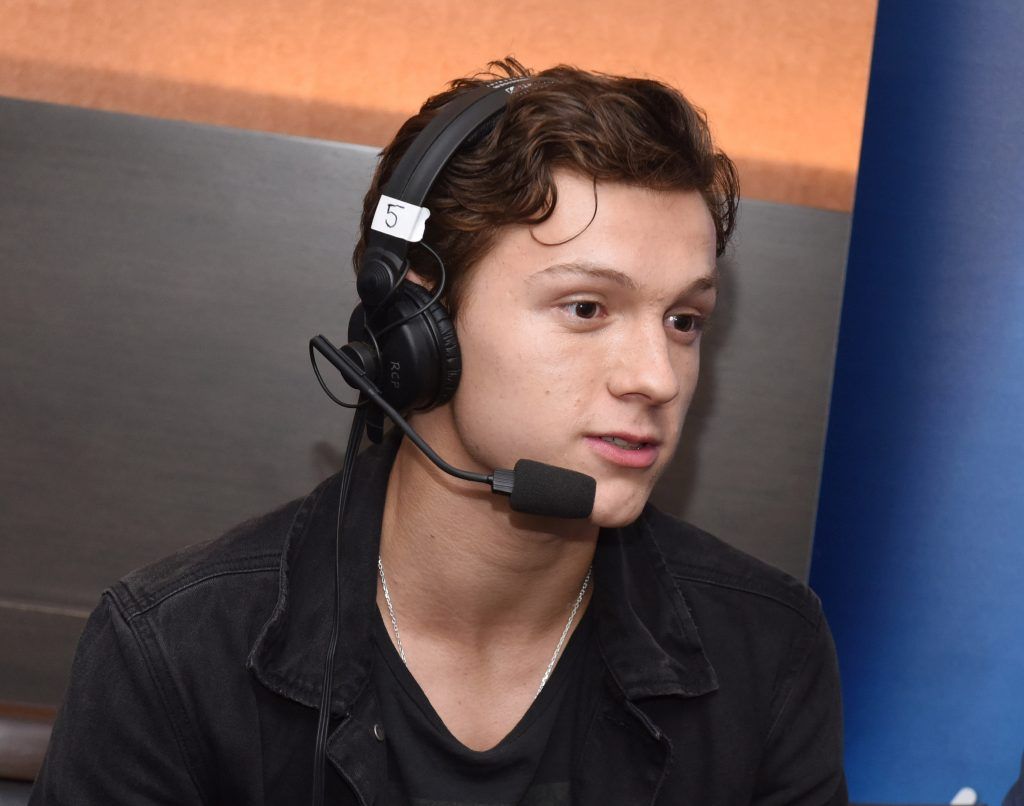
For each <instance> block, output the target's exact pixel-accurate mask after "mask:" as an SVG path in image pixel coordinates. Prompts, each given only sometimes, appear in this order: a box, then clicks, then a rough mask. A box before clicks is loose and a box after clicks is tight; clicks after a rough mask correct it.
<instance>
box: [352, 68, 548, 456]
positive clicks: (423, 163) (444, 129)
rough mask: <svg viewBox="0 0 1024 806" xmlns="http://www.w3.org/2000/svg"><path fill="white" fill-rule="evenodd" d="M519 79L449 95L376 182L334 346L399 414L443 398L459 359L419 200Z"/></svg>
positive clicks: (376, 421) (373, 427)
mask: <svg viewBox="0 0 1024 806" xmlns="http://www.w3.org/2000/svg"><path fill="white" fill-rule="evenodd" d="M528 81H530V79H529V78H510V79H504V80H501V81H497V82H493V83H489V84H487V85H484V86H480V87H476V88H474V89H472V90H469V91H467V92H465V93H462V94H460V95H458V96H456V97H455V98H454V99H452V100H451V101H449V102H448V103H446V104H445V105H444V106H443V107H441V109H440V110H439V111H438V113H437V115H436V116H435V117H434V118H433V119H432V120H431V121H430V123H428V124H427V125H426V127H424V129H423V131H422V132H421V133H420V134H419V135H418V136H417V137H416V139H415V140H414V141H413V142H412V144H411V145H410V146H409V148H408V150H407V151H406V152H405V154H404V155H403V156H402V158H401V159H400V160H399V162H398V165H397V166H396V167H395V169H394V172H393V173H392V174H391V176H390V177H389V179H388V181H387V183H386V184H385V185H384V187H383V188H382V189H381V195H380V199H379V200H378V202H377V207H376V210H375V213H374V216H373V220H372V222H371V224H370V229H369V230H368V231H367V232H365V233H364V239H365V244H366V248H365V250H364V252H363V256H362V260H361V262H360V266H359V271H358V275H357V279H356V290H357V292H358V294H359V299H360V303H359V305H357V306H356V308H355V310H354V311H353V312H352V316H351V318H350V320H349V326H348V338H349V343H348V344H346V345H345V346H344V347H342V348H341V349H342V352H344V353H345V354H346V355H347V356H348V357H349V358H350V359H352V361H353V362H354V363H355V364H356V365H357V366H358V367H359V368H360V369H361V370H362V371H363V372H364V373H365V375H366V376H367V378H368V379H369V380H370V381H371V382H372V383H373V384H374V385H375V386H376V387H377V389H378V390H379V391H380V393H381V394H382V395H383V397H384V399H385V400H386V401H387V402H388V403H389V404H390V405H391V406H393V407H394V408H395V409H396V410H398V411H399V412H402V413H405V412H408V411H411V410H414V409H415V410H420V411H422V410H426V409H430V408H433V407H435V406H439V405H441V404H442V403H445V402H447V401H448V400H450V399H451V397H452V395H454V394H455V389H456V387H457V386H458V384H459V376H460V374H461V371H462V358H461V355H460V352H459V343H458V340H457V339H456V337H455V328H454V326H453V324H452V320H451V318H450V317H449V315H448V311H447V310H446V309H445V307H444V305H443V304H442V303H441V302H440V297H441V293H442V291H443V287H444V281H445V272H444V261H443V257H442V256H440V255H438V254H437V253H436V252H435V251H434V250H433V249H432V248H431V247H430V246H429V245H428V244H426V243H422V238H423V230H424V226H425V224H426V221H427V218H428V217H429V216H430V211H429V210H427V209H426V208H425V207H423V202H424V201H425V200H426V198H427V194H428V193H429V192H430V189H431V188H432V187H433V185H434V182H435V181H436V180H437V177H438V175H439V174H440V173H441V171H442V169H443V168H444V166H445V165H446V164H447V163H448V161H449V160H450V159H451V157H452V155H453V154H454V153H455V152H456V151H457V150H458V149H459V147H460V146H461V145H462V144H463V143H465V142H466V140H467V139H469V138H470V137H471V136H473V134H474V133H476V132H477V131H478V130H479V129H480V128H481V127H483V126H485V125H486V124H490V123H492V122H493V120H494V119H495V118H496V117H497V116H498V115H500V114H501V113H503V112H504V110H505V108H506V106H507V104H508V99H509V97H510V96H511V94H512V93H514V92H515V91H516V90H517V89H518V88H519V87H521V86H522V85H523V84H524V83H525V82H528ZM411 243H421V245H422V246H423V247H424V249H426V251H427V252H429V253H430V254H431V255H432V256H433V257H434V258H435V259H436V260H437V262H438V265H439V267H440V270H441V279H440V282H439V283H438V287H437V288H436V289H434V291H433V292H431V291H428V290H427V289H425V288H423V286H421V285H419V284H417V283H414V282H412V281H409V280H407V279H406V274H407V272H408V268H409V264H408V257H407V255H408V251H409V245H410V244H411ZM383 420H384V415H383V413H382V412H381V410H380V409H379V408H377V407H371V409H370V410H369V411H367V412H366V431H367V435H368V436H369V437H370V439H371V440H373V441H374V442H380V440H381V437H382V434H383Z"/></svg>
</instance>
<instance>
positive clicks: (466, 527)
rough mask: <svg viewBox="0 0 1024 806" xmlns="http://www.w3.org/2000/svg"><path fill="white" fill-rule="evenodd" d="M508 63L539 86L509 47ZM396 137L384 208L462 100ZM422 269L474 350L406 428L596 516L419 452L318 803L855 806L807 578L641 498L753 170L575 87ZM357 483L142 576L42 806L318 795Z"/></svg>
mask: <svg viewBox="0 0 1024 806" xmlns="http://www.w3.org/2000/svg"><path fill="white" fill-rule="evenodd" d="M492 67H494V68H495V69H498V70H501V71H502V73H503V74H507V75H508V76H511V77H522V76H524V75H525V72H524V71H523V70H522V68H521V67H520V66H519V65H518V64H517V63H515V62H513V61H507V62H503V63H497V64H495V65H493V66H492ZM495 77H496V76H495V75H493V74H492V75H488V76H484V77H481V78H477V79H472V80H462V81H458V82H455V83H454V84H453V87H452V89H451V90H450V91H448V92H446V93H444V94H442V95H440V96H437V97H436V98H433V99H431V100H430V101H428V102H427V104H426V105H425V106H424V108H423V109H422V110H421V111H420V113H419V114H418V115H416V116H415V117H413V118H412V119H411V120H410V121H408V122H407V123H406V124H405V125H404V126H403V127H402V129H401V131H400V132H399V133H398V135H397V136H396V138H395V140H394V141H393V142H392V143H391V144H390V145H389V146H388V147H387V148H386V149H385V150H384V152H383V154H382V158H381V162H380V165H379V167H378V172H377V175H376V177H375V179H374V183H373V185H372V186H371V189H370V192H369V193H368V195H367V200H366V205H365V209H364V217H363V237H362V239H361V241H360V244H359V245H358V246H357V249H356V264H357V266H358V265H360V264H361V262H362V259H363V257H364V254H363V253H364V250H365V249H366V240H367V234H368V232H369V231H370V229H371V227H372V226H373V225H372V220H373V218H374V214H375V211H376V209H377V205H378V200H379V198H380V195H381V188H382V187H383V186H384V184H385V182H386V181H387V179H388V178H389V176H390V175H391V173H392V172H393V171H394V169H395V166H396V164H397V162H398V160H399V159H400V158H401V156H402V155H403V154H404V153H405V151H406V150H407V149H408V148H409V147H410V145H411V144H412V142H413V141H414V139H415V137H416V136H417V135H418V134H419V133H420V132H421V131H422V130H423V128H424V126H425V125H426V124H427V123H428V122H429V121H430V120H431V119H433V117H434V116H435V115H437V114H438V110H439V109H442V108H444V107H445V104H446V103H448V102H450V101H452V99H457V98H458V97H459V96H460V94H462V93H465V92H469V91H471V90H473V89H474V87H476V86H478V85H479V84H480V83H482V82H485V81H490V80H493V79H494V78H495ZM424 206H425V207H427V208H429V209H430V211H431V216H430V218H429V220H428V221H427V224H426V231H425V235H424V237H423V243H424V244H426V245H427V246H424V247H414V248H413V249H411V251H410V254H409V259H410V274H409V276H408V277H407V278H406V282H416V283H418V284H421V285H423V286H424V287H427V288H431V289H436V288H438V287H439V286H438V284H439V282H440V275H439V273H438V269H437V259H435V257H434V255H433V254H431V253H430V252H429V251H428V249H427V247H429V248H430V249H432V250H433V252H434V253H436V255H437V257H438V258H439V259H440V260H443V262H444V265H445V269H446V276H447V286H446V287H445V288H444V296H443V299H444V301H445V303H446V305H447V307H448V310H449V312H450V314H451V316H452V317H453V321H454V325H455V330H456V333H457V336H458V343H459V346H460V349H461V362H462V375H461V380H460V381H459V385H458V387H457V389H456V390H455V393H454V396H453V397H452V398H451V400H450V401H448V402H445V403H443V404H441V405H438V406H436V407H434V408H432V409H429V410H425V411H417V412H414V413H412V414H411V416H410V422H411V423H412V424H413V425H414V426H415V428H416V429H417V431H418V432H419V433H420V435H421V436H422V437H423V438H424V439H425V440H426V442H427V443H428V444H429V445H430V446H432V447H433V448H434V450H436V451H437V453H438V454H439V455H440V456H441V457H443V458H444V459H445V460H447V461H448V462H450V463H451V464H452V465H455V466H456V467H461V468H468V469H470V470H473V471H477V472H481V473H487V472H490V470H491V469H493V468H498V467H511V466H512V465H513V464H514V463H515V462H516V460H518V459H520V458H523V457H526V458H529V459H533V460H537V461H541V462H546V463H548V464H551V465H556V466H560V467H565V468H569V469H572V470H575V471H579V472H582V473H585V474H587V475H589V476H591V477H593V478H594V479H595V480H596V495H595V500H594V506H593V511H592V513H591V515H590V517H589V518H585V519H559V518H553V517H541V516H538V515H529V514H523V513H521V512H514V511H512V510H511V509H510V508H509V504H508V500H507V499H504V498H499V497H496V496H493V495H491V494H490V493H489V492H488V491H487V490H485V489H482V488H480V487H479V486H474V485H471V484H469V483H467V482H463V481H460V480H457V479H453V478H452V477H450V476H448V475H445V474H443V473H441V472H440V471H439V470H438V469H437V468H436V467H435V466H434V465H433V464H431V463H430V462H429V461H427V460H426V458H425V457H424V455H423V454H422V453H421V452H420V451H419V450H418V449H417V448H416V447H415V446H414V445H413V444H412V443H411V442H410V441H409V440H408V439H400V438H399V432H398V431H397V430H395V431H393V432H392V433H390V434H389V435H387V436H386V437H385V439H384V441H383V443H382V444H381V445H379V446H374V447H371V448H370V449H368V450H367V451H365V452H364V453H363V454H362V456H361V457H360V459H359V462H358V464H357V466H356V472H355V473H354V474H353V479H354V480H353V484H352V489H351V493H350V495H349V502H350V503H349V505H348V508H347V510H346V512H345V516H344V521H343V526H342V529H341V543H340V549H339V551H340V562H339V567H340V576H339V579H340V588H339V590H340V599H339V601H340V607H339V608H338V619H339V621H338V628H339V629H338V641H337V649H336V652H335V663H334V671H333V677H332V681H333V684H332V687H331V692H330V694H331V697H330V699H331V714H332V718H331V722H330V725H329V737H328V739H327V742H326V753H327V758H328V764H327V773H326V782H325V786H326V798H325V802H328V803H338V804H343V803H344V804H348V803H352V804H356V803H359V804H439V803H444V804H479V803H488V804H541V803H543V804H569V803H575V804H628V805H630V806H631V805H632V804H649V803H664V804H677V803H680V804H681V803H700V804H749V803H756V804H765V805H767V804H779V805H780V806H781V805H782V804H786V805H787V806H791V805H792V804H806V805H807V806H811V805H812V804H813V805H815V806H817V805H819V804H842V803H846V786H845V781H844V777H843V770H842V760H841V744H842V739H841V733H842V730H841V713H840V700H839V687H838V679H837V672H836V665H835V657H834V650H833V647H832V643H831V639H830V636H829V632H828V628H827V626H826V624H825V622H824V620H823V618H822V615H821V610H820V607H819V605H818V602H817V600H816V598H815V597H814V595H813V594H812V593H811V592H810V591H808V590H807V589H806V588H805V587H804V586H803V585H801V584H800V583H798V582H796V581H795V580H793V579H791V578H789V577H786V576H785V575H783V574H782V573H781V572H778V571H775V570H773V569H771V568H769V567H767V566H765V565H763V564H761V563H759V562H757V561H756V560H754V559H752V558H749V557H747V556H745V555H743V554H741V553H740V552H738V551H736V550H734V549H731V548H729V547H728V546H726V545H725V544H723V543H721V542H719V541H718V540H716V539H715V538H713V537H711V536H709V535H707V534H705V533H703V532H701V531H699V530H698V529H696V528H694V527H691V526H688V525H685V524H682V523H680V522H677V521H675V520H673V519H671V518H669V517H667V516H665V515H663V514H661V513H659V512H657V511H656V510H654V509H653V508H651V507H650V506H648V505H647V499H648V497H649V495H650V492H651V489H652V487H653V486H654V483H655V481H656V480H657V478H658V476H659V474H660V473H661V471H662V470H663V469H664V468H665V466H666V465H667V463H668V462H669V461H670V460H671V458H672V455H673V453H674V452H675V450H676V447H677V443H678V441H679V435H680V430H681V427H682V423H683V419H684V417H685V414H686V411H687V408H688V406H689V404H690V401H691V399H692V396H693V392H694V389H695V385H696V383H697V377H698V366H699V355H700V341H701V331H702V330H703V328H704V326H705V325H706V323H707V321H708V319H709V317H710V316H711V314H712V311H713V309H714V305H715V288H716V283H717V273H716V266H715V263H716V257H717V255H719V254H721V252H722V250H723V249H724V247H725V245H726V242H727V241H728V238H729V235H730V234H731V231H732V228H733V223H734V217H735V210H736V180H735V175H734V171H733V168H732V165H731V163H730V162H729V160H728V159H727V158H726V157H725V156H724V155H723V154H721V153H720V152H717V151H715V150H714V148H713V146H712V143H711V139H710V136H709V134H708V129H707V126H706V123H705V121H704V118H703V116H702V115H701V113H699V112H698V111H697V110H695V109H694V108H693V107H692V106H690V105H689V104H688V103H687V102H686V101H685V99H683V98H682V96H680V95H679V94H678V93H677V92H675V91H674V90H671V89H670V88H668V87H665V86H663V85H661V84H658V83H656V82H651V81H643V80H636V79H626V78H616V77H608V76H602V75H595V74H590V73H586V72H583V71H579V70H575V69H570V68H564V67H560V68H554V69H552V70H547V71H544V72H542V73H540V74H538V75H537V76H536V77H535V78H534V79H533V80H532V81H530V82H525V83H522V84H519V85H517V87H516V89H515V91H514V92H513V93H512V95H511V97H510V98H509V100H508V106H507V109H506V110H505V111H504V112H503V113H502V114H501V115H499V116H498V117H497V119H496V121H495V122H494V123H493V124H492V125H490V126H487V127H484V128H483V129H482V130H481V131H480V132H477V133H476V134H475V135H473V136H471V137H470V138H469V139H468V140H467V142H466V143H465V144H464V145H463V146H462V147H461V148H460V149H459V151H458V152H457V153H456V154H455V156H454V157H453V158H452V160H451V161H450V162H449V164H448V165H447V167H446V168H445V169H444V171H443V172H442V174H441V176H440V177H439V178H438V180H437V181H436V182H435V183H434V185H433V186H432V189H431V191H430V194H429V195H428V197H427V201H426V203H425V205H424ZM339 486H340V479H339V477H338V476H335V477H333V478H331V479H328V480H327V481H325V482H324V483H323V484H322V485H320V487H318V488H317V489H316V490H315V491H313V492H312V493H311V494H310V495H309V496H307V497H306V498H304V499H302V500H299V501H295V502H292V503H290V504H288V505H286V506H284V507H283V508H281V509H279V510H277V511H275V512H272V513H270V514H268V515H266V516H264V517H262V518H260V519H257V520H255V521H252V522H249V523H247V524H243V525H242V526H240V527H238V528H237V529H236V530H234V531H233V532H231V533H229V534H228V535H226V536H225V537H223V538H221V539H220V540H218V541H215V542H213V543H210V544H206V545H203V546H198V547H195V548H193V549H190V550H187V551H185V552H183V553H182V554H179V555H176V556H175V557H172V558H169V559H168V560H165V561H164V562H162V563H159V564H157V565H155V566H153V567H151V568H148V569H144V570H142V571H139V572H136V573H134V574H132V575H130V576H129V577H128V578H126V579H125V580H123V581H121V582H119V583H118V584H116V585H115V586H114V587H113V588H112V589H111V590H110V591H108V593H107V594H106V595H105V596H104V598H103V602H102V604H101V605H100V607H99V608H98V610H97V611H96V613H95V614H94V616H93V617H92V619H91V620H90V622H89V625H88V627H87V628H86V631H85V634H84V636H83V639H82V644H81V646H80V649H79V653H78V656H77V657H76V661H75V669H74V672H73V679H72V683H71V687H70V689H69V692H68V696H67V700H66V702H65V706H64V709H63V711H62V714H61V716H60V718H59V720H58V723H57V726H56V728H55V732H54V738H53V741H52V743H51V747H50V751H49V754H48V757H47V761H46V764H45V766H44V769H43V772H42V775H41V778H40V781H39V783H38V785H37V787H36V790H35V792H34V794H33V801H32V802H34V803H75V804H101V803H102V804H111V803H133V804H158V803H159V804H165V803H166V804H172V803H173V804H186V803H196V804H199V803H207V804H214V803H223V804H257V803H268V804H269V803H301V802H306V801H309V800H310V798H311V795H312V794H313V793H312V791H311V790H312V788H313V784H312V774H311V773H312V769H313V756H314V753H313V751H314V746H315V739H316V736H315V734H316V725H317V716H318V714H317V708H318V706H319V703H320V696H321V688H322V686H321V679H322V670H323V668H324V657H325V654H326V653H327V651H328V645H329V643H330V633H331V623H332V610H333V608H334V606H335V605H334V579H333V569H334V550H335V549H334V541H335V538H336V534H337V518H338V506H337V502H338V499H339Z"/></svg>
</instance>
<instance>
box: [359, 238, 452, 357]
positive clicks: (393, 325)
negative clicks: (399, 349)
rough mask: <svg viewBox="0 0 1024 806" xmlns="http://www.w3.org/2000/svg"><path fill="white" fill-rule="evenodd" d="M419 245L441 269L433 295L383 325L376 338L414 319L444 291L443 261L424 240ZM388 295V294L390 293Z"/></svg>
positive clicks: (446, 276)
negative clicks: (417, 307) (395, 320)
mask: <svg viewBox="0 0 1024 806" xmlns="http://www.w3.org/2000/svg"><path fill="white" fill-rule="evenodd" d="M419 245H420V246H422V247H423V248H424V249H426V250H427V251H428V252H429V253H430V254H431V255H432V256H433V258H434V260H436V261H437V265H438V268H439V269H440V271H441V279H440V280H439V281H438V283H437V288H436V289H434V294H433V296H431V297H430V299H428V300H427V301H426V302H425V303H423V305H421V306H420V308H419V309H418V310H416V311H413V312H412V313H411V314H409V315H408V316H406V317H405V318H403V319H399V320H398V321H397V322H392V323H391V324H390V325H385V326H384V328H382V329H381V331H380V332H379V333H377V338H380V337H381V336H383V335H384V334H385V333H387V332H388V331H389V330H393V329H394V328H396V327H398V326H399V325H404V324H405V323H406V322H408V321H409V320H410V319H415V318H416V317H417V316H419V315H420V314H421V313H423V312H424V311H425V310H426V309H427V308H429V307H430V306H431V305H433V304H434V303H435V302H437V301H438V300H439V299H440V298H441V294H443V293H444V286H445V283H446V282H447V279H448V275H447V272H446V271H445V267H444V261H443V260H441V256H440V255H439V254H437V252H435V251H434V250H433V248H431V247H430V245H429V244H427V242H426V241H420V243H419ZM407 273H408V269H407V270H406V271H405V272H403V273H402V277H403V278H404V277H405V275H406V274H407ZM396 288H397V285H396ZM388 296H390V294H389V295H388ZM367 332H368V333H369V332H370V329H369V327H367ZM371 335H372V334H371ZM378 355H379V351H378Z"/></svg>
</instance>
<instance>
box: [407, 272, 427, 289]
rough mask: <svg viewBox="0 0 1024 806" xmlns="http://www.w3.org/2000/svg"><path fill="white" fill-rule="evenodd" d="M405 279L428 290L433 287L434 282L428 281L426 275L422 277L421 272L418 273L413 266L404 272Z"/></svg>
mask: <svg viewBox="0 0 1024 806" xmlns="http://www.w3.org/2000/svg"><path fill="white" fill-rule="evenodd" d="M405 279H406V280H408V281H409V282H410V283H416V285H421V286H423V287H424V288H425V289H427V290H428V291H431V290H433V288H434V284H433V283H432V282H430V280H428V279H427V278H426V277H424V276H423V275H422V274H420V273H419V272H417V271H416V270H415V269H413V268H410V269H409V271H408V272H406V274H405Z"/></svg>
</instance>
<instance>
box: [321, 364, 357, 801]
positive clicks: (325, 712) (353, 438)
mask: <svg viewBox="0 0 1024 806" xmlns="http://www.w3.org/2000/svg"><path fill="white" fill-rule="evenodd" d="M310 352H312V348H310ZM315 366H316V363H315V362H314V367H315ZM317 376H318V377H319V373H317ZM328 394H330V393H328ZM332 397H333V395H332ZM361 402H362V401H361ZM365 419H366V409H365V408H357V409H356V412H355V415H354V416H353V417H352V428H351V430H350V431H349V434H348V447H347V448H346V450H345V463H344V466H343V468H342V471H341V490H340V492H339V494H338V526H337V532H336V535H335V540H334V612H333V615H332V616H331V640H330V643H329V644H328V647H327V656H326V657H325V658H324V679H323V686H322V689H321V692H320V716H319V719H318V720H317V725H316V749H315V750H314V751H313V806H323V802H324V766H325V763H326V759H327V729H328V726H329V724H330V715H331V689H332V684H333V683H334V652H335V650H336V649H337V646H338V621H339V613H340V611H341V569H340V564H341V526H342V519H343V518H344V515H345V510H346V508H347V506H348V490H349V486H350V484H351V481H352V470H353V468H354V467H355V461H356V455H357V454H358V452H359V443H360V442H361V441H362V437H363V428H364V427H365V422H364V421H365Z"/></svg>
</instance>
